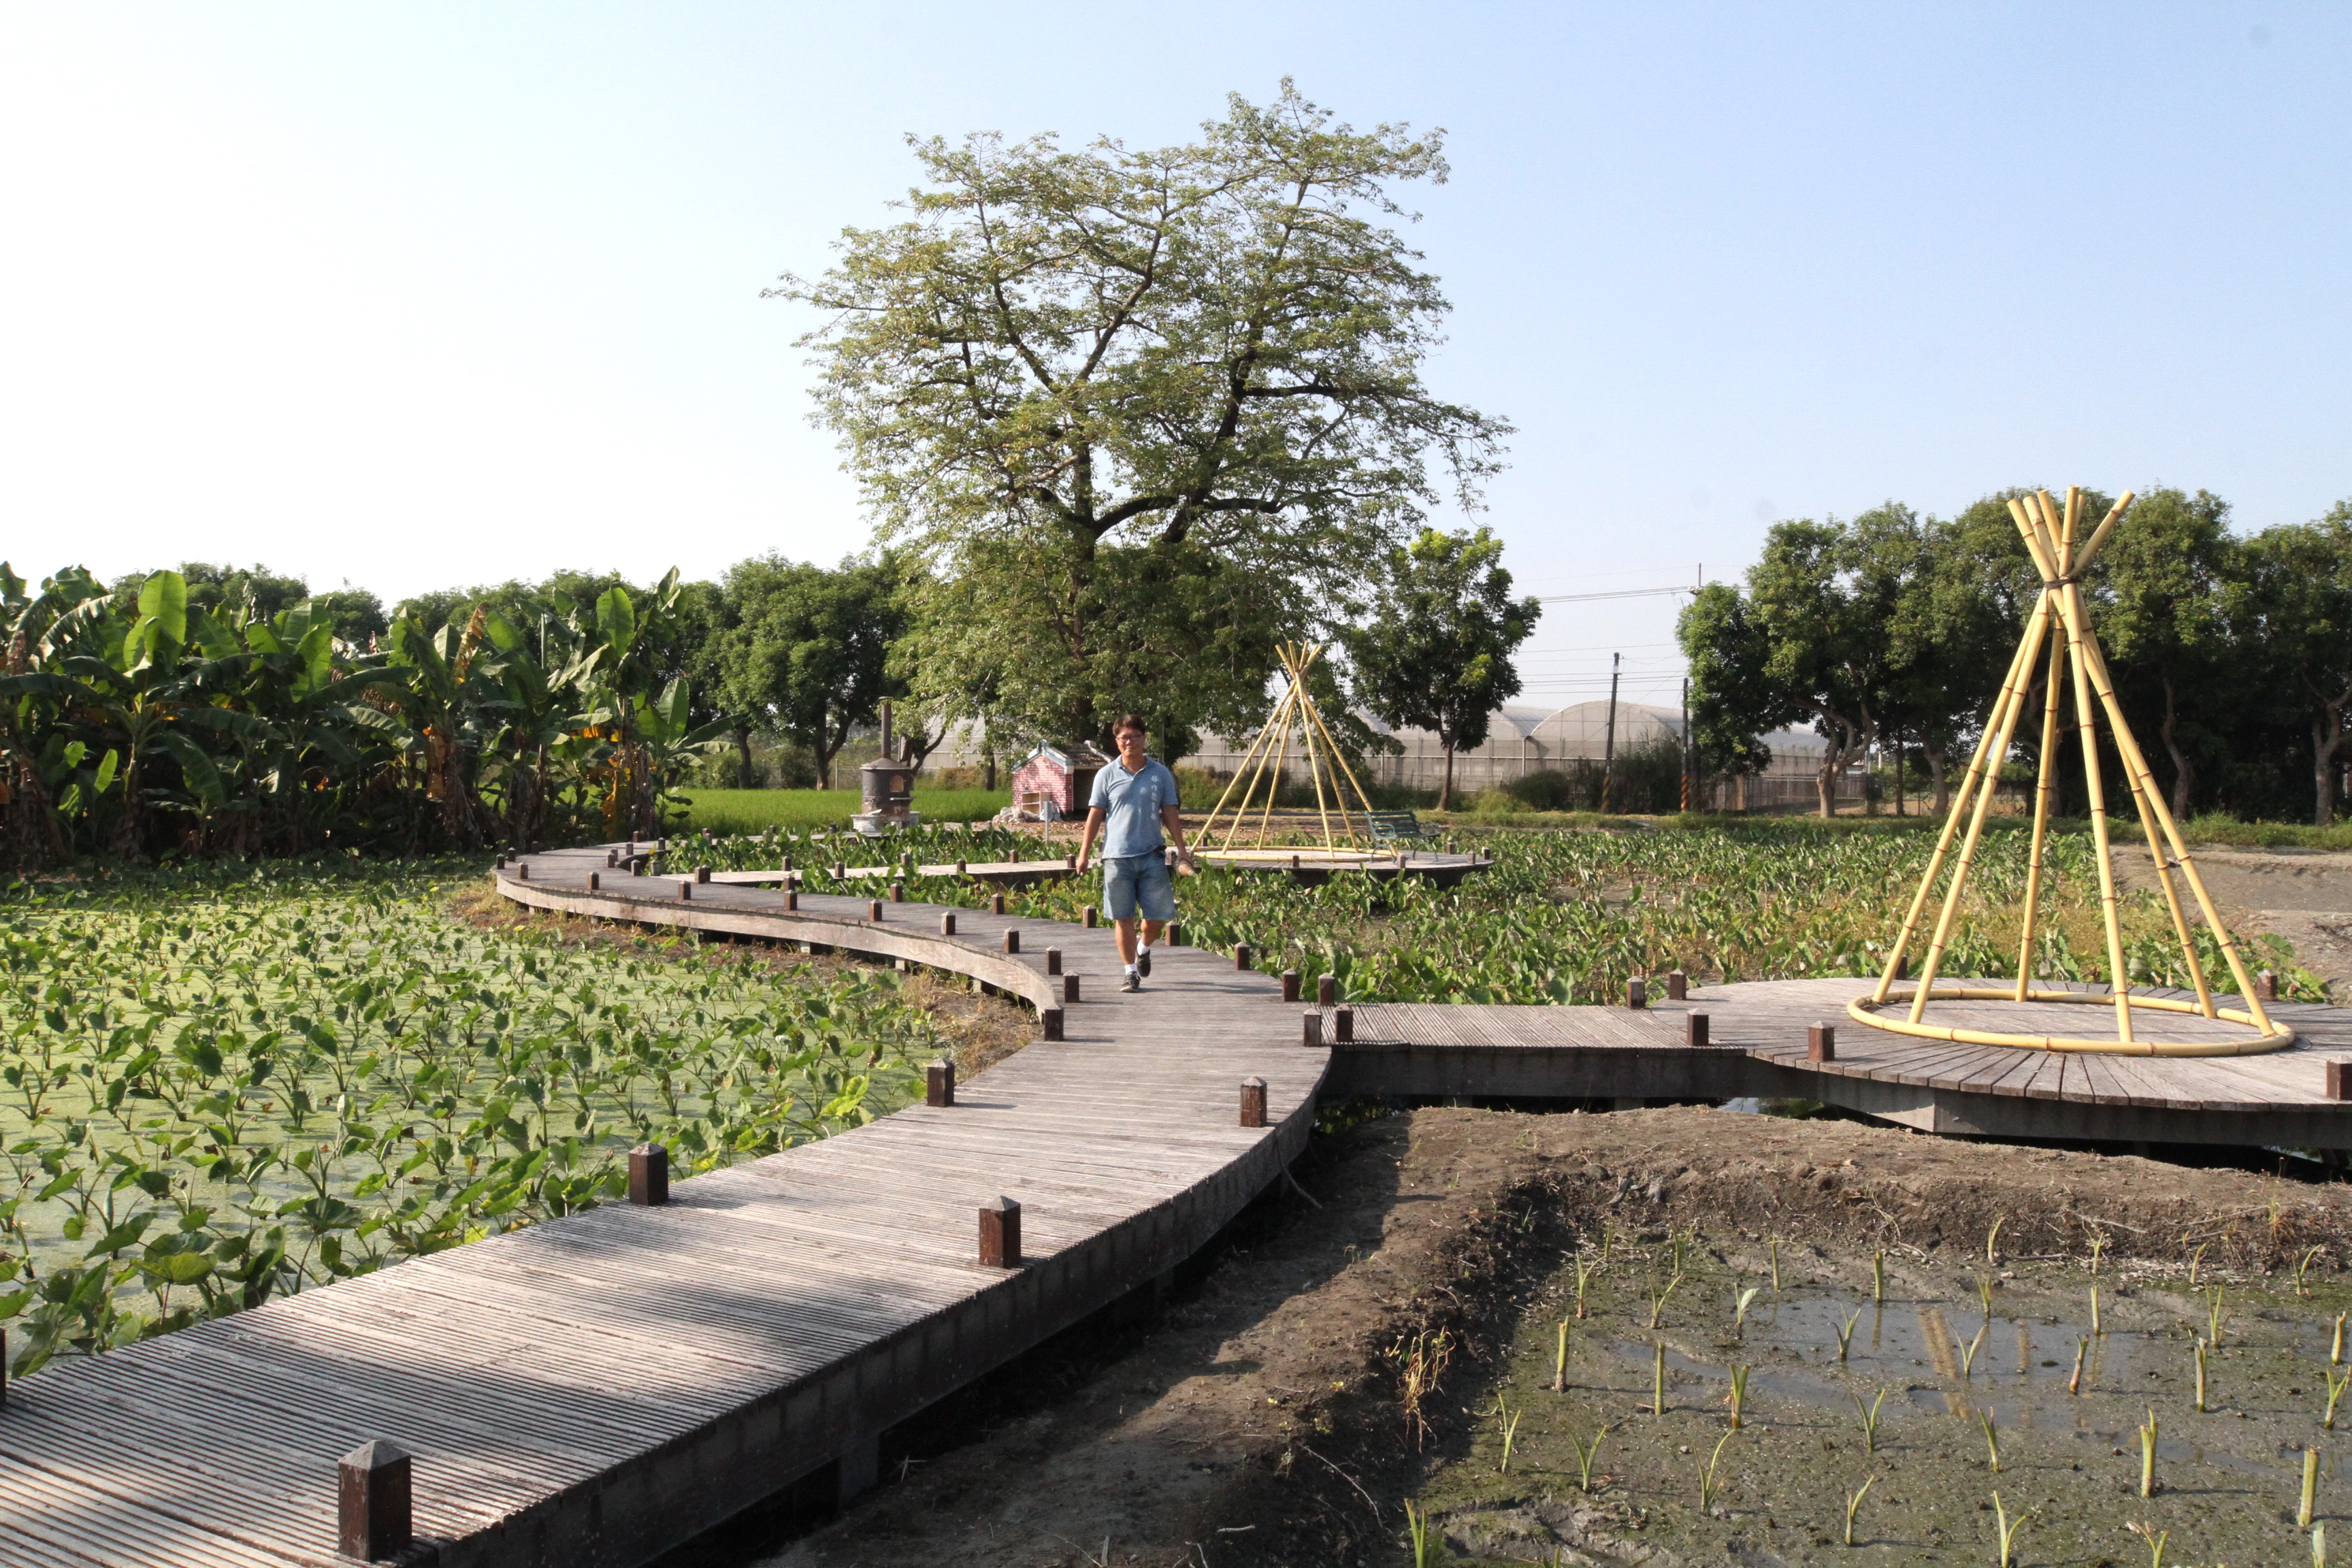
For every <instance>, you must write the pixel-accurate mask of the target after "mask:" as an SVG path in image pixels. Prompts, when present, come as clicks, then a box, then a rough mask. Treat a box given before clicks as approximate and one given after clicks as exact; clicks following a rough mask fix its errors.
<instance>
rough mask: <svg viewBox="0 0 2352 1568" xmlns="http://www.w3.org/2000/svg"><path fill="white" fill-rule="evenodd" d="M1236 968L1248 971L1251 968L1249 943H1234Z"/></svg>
mask: <svg viewBox="0 0 2352 1568" xmlns="http://www.w3.org/2000/svg"><path fill="white" fill-rule="evenodd" d="M1249 967H1250V950H1249V943H1247V942H1235V943H1234V968H1235V969H1247V968H1249Z"/></svg>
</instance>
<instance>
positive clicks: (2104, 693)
mask: <svg viewBox="0 0 2352 1568" xmlns="http://www.w3.org/2000/svg"><path fill="white" fill-rule="evenodd" d="M2091 658H2092V666H2091V668H2092V674H2093V676H2094V678H2095V680H2096V681H2097V684H2098V690H2099V700H2100V703H2101V705H2102V706H2104V707H2105V709H2106V710H2107V721H2108V722H2109V723H2110V724H2112V725H2114V726H2115V731H2116V750H2117V751H2119V752H2122V753H2123V754H2124V757H2125V759H2126V765H2128V766H2130V767H2132V768H2134V769H2136V770H2137V772H2138V773H2140V774H2141V775H2142V776H2144V777H2145V778H2147V798H2148V805H2149V806H2150V807H2151V809H2153V811H2154V812H2155V814H2156V819H2157V821H2158V823H2159V824H2160V825H2162V826H2163V828H2164V837H2165V840H2166V842H2168V843H2169V844H2170V845H2171V846H2172V858H2173V859H2174V861H2175V862H2176V863H2178V864H2179V867H2180V871H2181V874H2182V875H2183V876H2184V877H2186V878H2187V879H2189V891H2190V892H2192V893H2194V894H2196V896H2197V907H2198V909H2199V910H2200V911H2202V912H2203V914H2204V916H2205V923H2206V925H2207V926H2209V927H2210V928H2211V930H2212V932H2213V939H2214V940H2215V941H2216V942H2219V943H2220V944H2221V954H2222V956H2223V957H2224V958H2226V959H2228V960H2229V961H2230V973H2231V978H2233V979H2234V980H2236V982H2237V984H2238V994H2239V995H2240V996H2242V997H2243V998H2244V999H2245V1003H2246V1006H2247V1008H2248V1010H2249V1011H2251V1012H2252V1014H2253V1016H2254V1017H2255V1019H2256V1020H2257V1021H2258V1022H2259V1023H2260V1024H2261V1026H2263V1029H2264V1030H2266V1031H2267V1030H2268V1029H2269V1028H2270V1026H2271V1022H2270V1014H2269V1013H2268V1012H2266V1011H2265V1010H2264V1009H2263V999H2262V998H2261V997H2260V996H2258V995H2256V994H2254V979H2253V976H2252V974H2250V973H2247V971H2246V963H2245V959H2244V956H2243V955H2242V954H2241V953H2240V952H2239V951H2238V942H2237V939H2236V938H2235V937H2232V936H2231V934H2230V928H2229V927H2228V926H2227V925H2224V924H2223V923H2222V921H2221V911H2220V910H2216V909H2215V908H2214V907H2213V899H2212V895H2211V894H2210V893H2208V892H2207V891H2206V889H2205V879H2204V878H2203V877H2201V876H2200V875H2199V874H2198V871H2197V862H2196V860H2195V859H2194V858H2192V857H2191V856H2190V855H2189V845H2188V843H2187V842H2186V841H2185V840H2183V839H2182V837H2180V825H2179V823H2177V822H2175V821H2174V820H2173V819H2172V808H2171V807H2170V806H2168V805H2165V803H2164V796H2163V795H2159V794H2158V793H2157V791H2156V787H2155V785H2156V775H2155V774H2154V773H2152V772H2151V771H2150V770H2149V768H2148V765H2147V754H2146V753H2145V752H2142V751H2141V750H2140V749H2139V741H2138V740H2137V737H2135V736H2134V735H2133V734H2132V732H2131V729H2130V726H2128V725H2126V723H2125V722H2124V717H2123V703H2122V702H2121V701H2120V700H2117V698H2116V688H2115V682H2114V681H2113V680H2112V679H2109V677H2108V675H2107V665H2106V658H2105V656H2104V655H2103V654H2101V653H2100V651H2099V647H2098V644H2096V643H2093V644H2092V645H2091Z"/></svg>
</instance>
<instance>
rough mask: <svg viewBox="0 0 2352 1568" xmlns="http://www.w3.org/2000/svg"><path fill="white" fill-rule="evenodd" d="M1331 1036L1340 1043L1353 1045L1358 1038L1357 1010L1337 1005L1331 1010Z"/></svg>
mask: <svg viewBox="0 0 2352 1568" xmlns="http://www.w3.org/2000/svg"><path fill="white" fill-rule="evenodd" d="M1331 1038H1332V1040H1333V1041H1334V1042H1335V1043H1337V1044H1339V1045H1342V1046H1345V1045H1352V1044H1353V1043H1354V1042H1355V1038H1356V1010H1355V1009H1354V1008H1353V1007H1335V1008H1333V1009H1332V1012H1331Z"/></svg>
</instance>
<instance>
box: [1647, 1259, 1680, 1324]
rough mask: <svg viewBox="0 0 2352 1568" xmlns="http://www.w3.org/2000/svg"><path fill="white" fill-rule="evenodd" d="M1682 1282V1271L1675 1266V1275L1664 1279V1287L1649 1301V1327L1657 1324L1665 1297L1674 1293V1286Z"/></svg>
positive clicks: (1663, 1309) (1664, 1306) (1664, 1308)
mask: <svg viewBox="0 0 2352 1568" xmlns="http://www.w3.org/2000/svg"><path fill="white" fill-rule="evenodd" d="M1682 1282H1683V1271H1682V1270H1681V1269H1679V1268H1677V1269H1675V1277H1674V1278H1673V1279H1669V1280H1667V1281H1666V1288H1665V1289H1663V1290H1661V1291H1659V1292H1658V1293H1657V1295H1656V1296H1655V1297H1654V1299H1652V1300H1651V1302H1650V1327H1651V1328H1653V1329H1655V1328H1656V1327H1657V1326H1658V1319H1659V1317H1660V1315H1661V1314H1663V1313H1664V1311H1665V1310H1666V1298H1667V1297H1669V1296H1671V1295H1673V1294H1674V1293H1675V1286H1677V1285H1679V1284H1681V1283H1682Z"/></svg>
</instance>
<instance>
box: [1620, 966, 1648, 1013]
mask: <svg viewBox="0 0 2352 1568" xmlns="http://www.w3.org/2000/svg"><path fill="white" fill-rule="evenodd" d="M1625 1005H1627V1006H1628V1007H1646V1006H1648V1005H1650V983H1649V982H1648V981H1646V980H1644V979H1643V978H1642V977H1641V976H1640V975H1638V974H1636V975H1635V976H1633V979H1631V980H1628V981H1627V982H1625Z"/></svg>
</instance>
